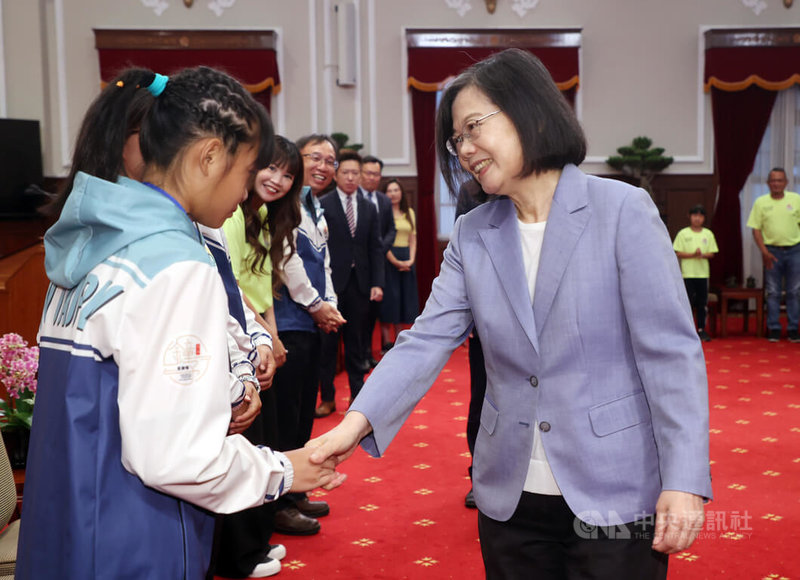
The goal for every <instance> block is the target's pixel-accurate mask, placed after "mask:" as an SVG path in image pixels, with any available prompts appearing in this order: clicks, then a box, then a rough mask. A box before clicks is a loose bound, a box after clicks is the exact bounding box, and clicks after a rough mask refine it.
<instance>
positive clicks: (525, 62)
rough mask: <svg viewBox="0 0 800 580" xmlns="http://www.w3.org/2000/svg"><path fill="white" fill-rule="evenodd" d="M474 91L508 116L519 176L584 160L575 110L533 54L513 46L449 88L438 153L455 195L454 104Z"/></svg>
mask: <svg viewBox="0 0 800 580" xmlns="http://www.w3.org/2000/svg"><path fill="white" fill-rule="evenodd" d="M467 87H476V88H477V89H479V90H480V91H481V92H482V93H484V94H485V95H486V96H487V97H488V98H489V99H490V100H491V101H492V102H493V103H494V104H495V105H497V107H498V108H499V109H500V110H501V111H502V112H503V113H505V114H506V115H507V116H508V117H509V119H510V120H511V122H512V123H513V125H514V127H515V128H516V130H517V134H518V135H519V140H520V142H521V143H522V144H523V147H522V159H523V165H522V172H521V173H520V177H526V176H528V175H531V174H532V173H541V172H543V171H547V170H549V169H562V168H563V167H564V166H565V165H567V164H569V163H573V164H575V165H579V164H580V163H581V162H583V160H584V158H585V157H586V138H585V137H584V134H583V129H582V128H581V126H580V123H579V122H578V119H577V117H576V116H575V112H574V111H573V110H572V107H571V106H570V105H569V103H568V102H567V100H566V99H565V98H564V96H563V95H562V94H561V91H559V90H558V87H556V84H555V83H554V82H553V79H552V77H551V76H550V73H549V72H547V69H546V68H545V66H544V65H543V64H542V62H541V61H540V60H539V59H538V58H536V57H535V56H533V55H532V54H531V53H530V52H528V51H524V50H520V49H518V48H510V49H507V50H504V51H502V52H499V53H496V54H493V55H492V56H490V57H489V58H487V59H485V60H482V61H480V62H478V63H475V64H474V65H472V66H471V67H469V68H468V69H467V70H465V71H464V72H462V73H461V74H460V75H459V76H458V77H456V79H455V80H454V81H453V82H452V83H451V84H450V85H449V86H448V87H447V88H446V89H445V91H444V94H443V95H442V99H441V102H440V104H439V111H438V113H437V116H436V152H437V153H438V155H439V167H440V169H441V172H442V175H443V176H444V178H445V181H446V183H447V185H448V187H449V188H450V191H451V192H456V191H458V187H459V185H460V182H461V181H463V178H462V177H461V174H463V171H464V170H463V168H462V167H461V165H460V163H459V161H458V158H456V157H453V156H452V155H450V153H449V152H448V150H447V140H448V139H449V138H450V137H451V136H452V135H453V113H452V108H453V101H455V98H456V96H458V94H459V93H460V92H461V91H462V90H464V89H465V88H467Z"/></svg>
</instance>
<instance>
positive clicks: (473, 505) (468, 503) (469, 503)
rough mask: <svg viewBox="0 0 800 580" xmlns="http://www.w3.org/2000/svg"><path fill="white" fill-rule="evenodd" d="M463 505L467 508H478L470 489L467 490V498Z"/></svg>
mask: <svg viewBox="0 0 800 580" xmlns="http://www.w3.org/2000/svg"><path fill="white" fill-rule="evenodd" d="M464 505H465V506H467V507H468V508H476V507H478V506H477V504H476V503H475V496H474V495H472V488H470V489H469V493H468V494H467V497H465V498H464Z"/></svg>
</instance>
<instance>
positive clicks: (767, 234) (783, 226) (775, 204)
mask: <svg viewBox="0 0 800 580" xmlns="http://www.w3.org/2000/svg"><path fill="white" fill-rule="evenodd" d="M798 222H800V195H797V194H796V193H794V192H791V191H784V192H783V197H782V198H780V199H773V197H772V196H771V195H769V194H767V195H762V196H761V197H758V198H756V201H755V203H753V209H752V210H750V217H749V218H747V227H748V228H753V229H755V230H761V236H762V237H763V238H764V243H765V244H767V245H768V246H794V245H795V244H798V243H800V226H799V225H798Z"/></svg>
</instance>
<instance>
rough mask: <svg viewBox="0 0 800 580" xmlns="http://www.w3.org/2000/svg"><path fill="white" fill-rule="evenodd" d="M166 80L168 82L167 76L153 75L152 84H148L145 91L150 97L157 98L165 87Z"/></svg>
mask: <svg viewBox="0 0 800 580" xmlns="http://www.w3.org/2000/svg"><path fill="white" fill-rule="evenodd" d="M168 80H169V77H168V76H166V75H160V74H158V73H155V76H154V77H153V82H152V83H150V85H149V86H148V87H147V90H148V91H149V92H150V94H151V95H153V96H154V97H157V96H158V95H160V94H161V93H163V92H164V87H166V86H167V81H168Z"/></svg>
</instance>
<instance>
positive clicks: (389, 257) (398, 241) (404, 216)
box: [381, 179, 419, 353]
mask: <svg viewBox="0 0 800 580" xmlns="http://www.w3.org/2000/svg"><path fill="white" fill-rule="evenodd" d="M386 195H387V197H388V198H389V199H390V200H391V202H392V213H393V214H394V225H395V229H396V230H397V233H396V235H395V238H394V243H393V244H392V248H391V249H390V250H389V251H388V252H386V285H385V286H384V290H383V300H382V301H381V343H382V344H383V349H382V350H383V352H384V353H385V352H386V351H387V350H389V349H390V348H392V345H393V344H394V341H395V339H396V338H397V334H398V333H399V332H400V329H401V325H410V324H412V323H413V322H414V319H415V318H416V317H417V315H418V314H419V299H418V297H417V271H416V268H415V267H414V263H415V261H416V257H417V218H416V215H414V210H413V209H412V208H410V207H409V205H408V199H407V197H406V192H405V190H404V189H403V185H402V184H401V183H400V182H399V181H398V180H396V179H392V180H390V181H389V182H388V183H387V184H386Z"/></svg>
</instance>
